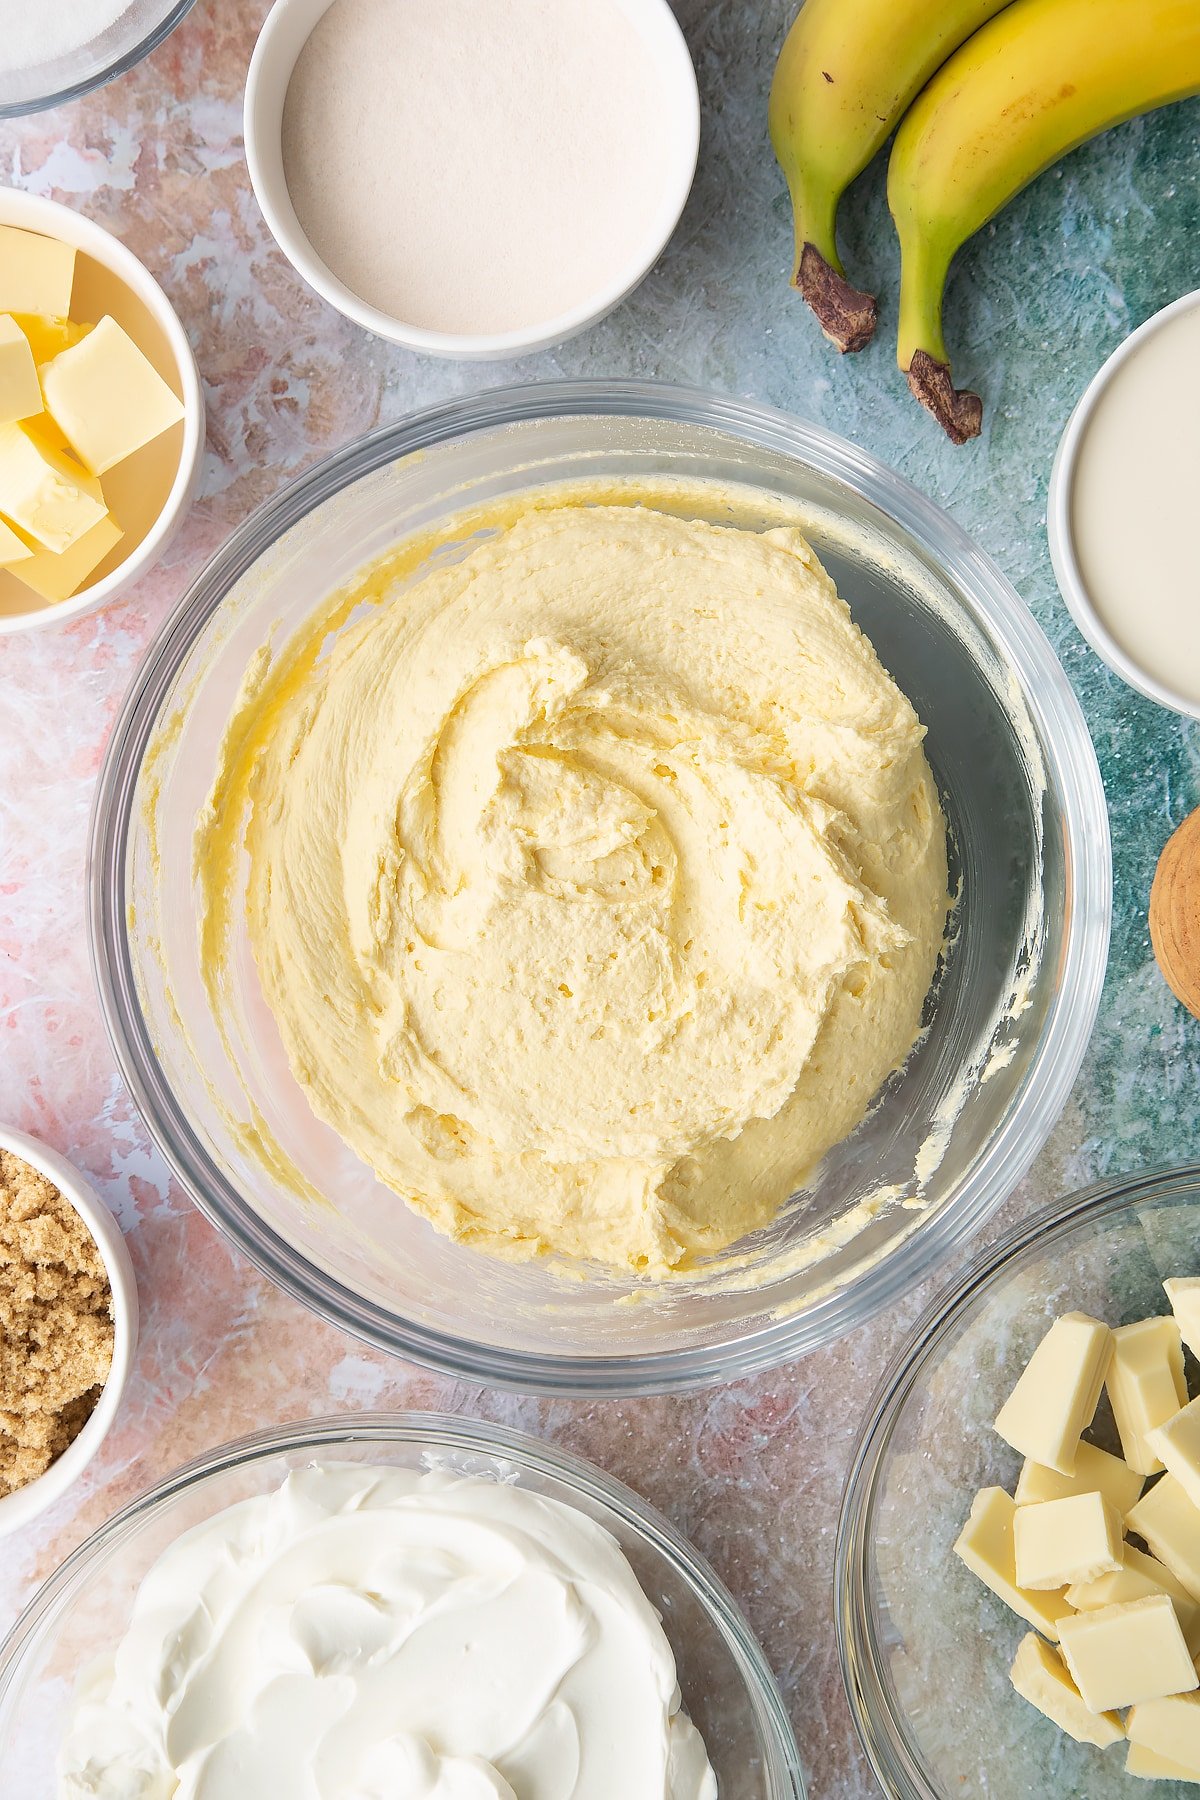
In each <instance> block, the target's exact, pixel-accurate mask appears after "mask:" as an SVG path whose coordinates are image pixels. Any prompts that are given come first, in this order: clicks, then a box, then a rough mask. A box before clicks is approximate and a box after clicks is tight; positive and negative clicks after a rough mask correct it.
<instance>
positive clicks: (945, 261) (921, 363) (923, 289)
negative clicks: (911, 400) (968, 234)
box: [896, 220, 983, 444]
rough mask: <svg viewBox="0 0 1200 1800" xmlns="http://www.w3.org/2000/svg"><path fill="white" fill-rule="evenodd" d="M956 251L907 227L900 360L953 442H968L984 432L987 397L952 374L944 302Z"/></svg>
mask: <svg viewBox="0 0 1200 1800" xmlns="http://www.w3.org/2000/svg"><path fill="white" fill-rule="evenodd" d="M899 223H900V222H899V220H897V225H899ZM953 255H954V247H948V246H947V245H946V244H944V243H941V242H937V243H934V242H932V241H931V240H930V238H929V237H928V236H927V235H925V234H922V233H921V232H915V233H914V232H911V231H905V230H904V229H903V228H901V231H900V321H899V326H898V330H897V340H896V361H897V362H898V363H899V364H900V367H901V368H902V369H903V370H904V373H905V374H906V375H907V376H908V385H909V387H910V389H911V390H912V393H913V395H914V397H915V398H916V399H917V400H919V401H920V402H921V405H922V406H923V407H924V408H925V409H926V411H927V412H931V413H932V414H933V416H934V418H935V419H936V420H937V422H938V424H939V425H940V426H941V427H942V430H943V431H944V432H945V433H946V436H947V437H948V438H949V439H950V441H951V442H952V443H955V444H965V443H966V442H967V440H968V438H974V437H978V436H979V434H980V432H981V431H982V430H983V401H982V400H981V399H980V398H979V395H978V394H975V393H972V392H971V390H970V389H969V388H962V389H960V388H956V387H955V385H954V382H953V381H952V379H951V376H950V354H949V351H948V350H947V349H946V340H945V337H944V336H943V333H942V300H943V297H944V295H945V291H946V277H947V275H948V274H949V273H950V263H951V259H952V258H953Z"/></svg>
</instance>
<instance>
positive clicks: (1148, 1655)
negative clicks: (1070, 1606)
mask: <svg viewBox="0 0 1200 1800" xmlns="http://www.w3.org/2000/svg"><path fill="white" fill-rule="evenodd" d="M1058 1630H1059V1641H1060V1642H1061V1644H1062V1653H1063V1658H1064V1660H1065V1662H1066V1665H1067V1667H1068V1669H1069V1670H1070V1671H1071V1676H1072V1678H1073V1680H1074V1682H1075V1686H1076V1687H1077V1688H1078V1689H1079V1692H1080V1693H1081V1694H1082V1695H1083V1698H1084V1703H1085V1705H1087V1706H1088V1707H1089V1708H1090V1709H1091V1711H1092V1712H1108V1711H1109V1710H1110V1709H1114V1710H1115V1709H1116V1708H1118V1707H1122V1706H1137V1705H1140V1704H1141V1703H1142V1702H1143V1701H1146V1700H1158V1699H1161V1697H1162V1696H1163V1695H1164V1694H1182V1693H1185V1692H1187V1691H1188V1690H1189V1689H1191V1688H1194V1687H1196V1686H1197V1679H1196V1671H1195V1669H1194V1667H1193V1666H1192V1659H1191V1657H1190V1656H1189V1655H1188V1648H1187V1645H1186V1644H1185V1643H1184V1641H1183V1632H1182V1631H1181V1630H1180V1628H1179V1620H1178V1619H1177V1618H1176V1616H1175V1608H1174V1607H1173V1606H1172V1604H1171V1602H1170V1600H1169V1599H1168V1598H1167V1596H1166V1595H1165V1594H1155V1595H1153V1596H1151V1597H1150V1598H1149V1599H1146V1600H1130V1601H1129V1602H1127V1603H1126V1604H1125V1605H1123V1606H1101V1607H1099V1608H1098V1609H1097V1610H1096V1611H1095V1612H1082V1613H1073V1614H1072V1615H1071V1617H1070V1618H1066V1619H1062V1620H1060V1622H1059V1628H1058Z"/></svg>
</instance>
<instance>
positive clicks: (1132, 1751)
mask: <svg viewBox="0 0 1200 1800" xmlns="http://www.w3.org/2000/svg"><path fill="white" fill-rule="evenodd" d="M1125 1773H1126V1774H1127V1775H1140V1776H1141V1778H1142V1780H1143V1781H1200V1769H1189V1768H1188V1767H1187V1766H1186V1765H1185V1764H1184V1763H1176V1762H1172V1761H1171V1759H1170V1757H1169V1756H1160V1755H1159V1754H1158V1751H1157V1750H1151V1749H1149V1748H1148V1747H1147V1746H1146V1745H1145V1744H1130V1746H1129V1755H1128V1756H1127V1757H1126V1758H1125Z"/></svg>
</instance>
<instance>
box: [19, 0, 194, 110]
mask: <svg viewBox="0 0 1200 1800" xmlns="http://www.w3.org/2000/svg"><path fill="white" fill-rule="evenodd" d="M32 4H33V6H34V7H35V8H37V7H39V6H43V7H45V8H46V10H47V11H48V12H49V11H57V12H62V13H64V14H66V13H69V12H70V0H32ZM195 4H196V0H128V4H127V5H126V7H125V10H124V12H123V13H122V14H121V16H120V18H118V19H116V20H114V21H113V23H112V24H111V25H110V26H108V27H107V29H106V30H104V31H102V32H101V33H100V34H99V36H98V37H94V38H92V39H91V41H90V42H89V43H86V44H81V45H80V46H79V48H78V49H76V50H70V51H68V52H67V53H66V54H65V55H63V56H56V57H54V58H53V59H52V60H50V61H49V62H39V63H30V64H29V65H28V66H27V67H26V68H23V69H9V70H5V71H0V119H11V118H16V117H18V116H19V115H20V114H22V113H36V112H44V111H45V110H46V109H47V108H48V107H51V106H62V105H64V104H65V102H66V101H68V100H77V99H78V98H79V96H80V94H86V93H88V92H90V90H91V89H92V88H98V87H103V86H104V85H105V83H106V82H109V81H115V80H116V79H117V77H118V76H119V75H125V74H127V73H128V71H129V70H130V69H132V68H134V67H135V66H136V65H137V64H138V63H140V62H141V61H142V59H143V57H146V56H149V54H150V52H151V51H152V50H154V49H157V47H158V45H159V44H161V43H162V41H163V39H164V38H166V37H169V36H170V35H171V33H172V32H173V31H174V29H175V27H176V26H177V25H178V24H179V22H180V20H181V19H183V18H184V17H185V15H186V14H187V13H189V12H191V10H192V7H193V6H194V5H195Z"/></svg>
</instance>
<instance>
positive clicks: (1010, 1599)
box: [954, 1488, 1071, 1639]
mask: <svg viewBox="0 0 1200 1800" xmlns="http://www.w3.org/2000/svg"><path fill="white" fill-rule="evenodd" d="M1016 1514H1017V1504H1016V1501H1015V1500H1014V1499H1013V1498H1012V1496H1011V1495H1010V1494H1006V1493H1005V1491H1004V1489H1003V1488H984V1489H983V1491H982V1493H979V1494H976V1496H975V1499H974V1500H973V1502H972V1504H971V1516H970V1518H969V1519H968V1520H967V1522H966V1524H965V1525H964V1526H963V1528H962V1532H961V1534H960V1535H959V1539H958V1542H957V1543H956V1544H955V1546H954V1553H955V1555H956V1556H959V1557H961V1558H962V1560H963V1562H964V1563H966V1565H967V1567H968V1569H970V1571H971V1573H972V1574H973V1575H977V1576H978V1577H979V1579H980V1581H982V1582H983V1583H984V1584H985V1585H986V1586H987V1587H989V1588H991V1590H992V1592H993V1594H995V1595H996V1596H997V1597H998V1598H999V1599H1001V1600H1003V1602H1004V1604H1005V1605H1006V1606H1008V1607H1011V1608H1012V1610H1013V1612H1015V1613H1016V1614H1017V1616H1018V1618H1021V1619H1024V1620H1025V1621H1026V1622H1027V1623H1028V1624H1030V1625H1036V1626H1037V1628H1038V1630H1039V1631H1041V1632H1043V1633H1044V1634H1045V1635H1046V1637H1048V1638H1054V1639H1057V1637H1058V1631H1059V1621H1060V1620H1061V1619H1062V1618H1063V1617H1064V1616H1065V1615H1066V1614H1067V1613H1069V1612H1070V1611H1071V1608H1070V1607H1069V1606H1068V1604H1067V1602H1066V1600H1065V1599H1064V1598H1063V1595H1062V1594H1061V1593H1058V1594H1048V1593H1033V1592H1027V1591H1026V1590H1025V1589H1023V1588H1020V1587H1018V1585H1017V1569H1016V1552H1015V1548H1014V1543H1013V1527H1014V1521H1015V1519H1016Z"/></svg>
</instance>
